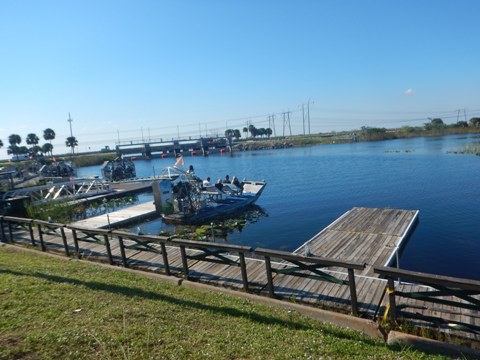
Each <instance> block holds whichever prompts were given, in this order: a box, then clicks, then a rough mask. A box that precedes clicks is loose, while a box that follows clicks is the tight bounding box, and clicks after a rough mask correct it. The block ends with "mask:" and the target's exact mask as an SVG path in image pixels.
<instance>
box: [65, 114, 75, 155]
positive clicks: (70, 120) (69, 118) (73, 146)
mask: <svg viewBox="0 0 480 360" xmlns="http://www.w3.org/2000/svg"><path fill="white" fill-rule="evenodd" d="M67 121H68V122H69V123H70V137H71V138H73V132H72V121H73V119H72V117H71V116H70V113H68V120H67ZM72 140H73V139H72ZM73 154H75V145H74V144H72V155H73Z"/></svg>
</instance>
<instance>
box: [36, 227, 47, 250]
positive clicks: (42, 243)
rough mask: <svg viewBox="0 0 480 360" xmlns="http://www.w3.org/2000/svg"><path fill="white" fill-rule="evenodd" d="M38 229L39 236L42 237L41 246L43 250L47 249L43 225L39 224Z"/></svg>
mask: <svg viewBox="0 0 480 360" xmlns="http://www.w3.org/2000/svg"><path fill="white" fill-rule="evenodd" d="M37 230H38V238H39V239H40V248H41V249H42V251H47V248H46V247H45V243H44V241H43V231H42V225H40V224H37Z"/></svg>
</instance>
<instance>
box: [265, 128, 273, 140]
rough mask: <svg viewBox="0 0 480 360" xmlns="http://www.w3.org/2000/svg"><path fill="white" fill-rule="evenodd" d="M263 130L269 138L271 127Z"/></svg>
mask: <svg viewBox="0 0 480 360" xmlns="http://www.w3.org/2000/svg"><path fill="white" fill-rule="evenodd" d="M265 131H266V132H265V133H266V135H267V137H268V138H269V139H270V136H272V133H273V131H272V129H270V128H266V129H265Z"/></svg>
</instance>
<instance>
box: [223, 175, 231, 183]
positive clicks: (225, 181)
mask: <svg viewBox="0 0 480 360" xmlns="http://www.w3.org/2000/svg"><path fill="white" fill-rule="evenodd" d="M223 183H224V184H230V176H228V175H225V180H223Z"/></svg>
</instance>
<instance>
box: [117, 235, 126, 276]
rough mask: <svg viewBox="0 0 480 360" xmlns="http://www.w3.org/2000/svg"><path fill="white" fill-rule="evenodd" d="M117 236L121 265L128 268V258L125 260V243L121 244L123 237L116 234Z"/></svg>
mask: <svg viewBox="0 0 480 360" xmlns="http://www.w3.org/2000/svg"><path fill="white" fill-rule="evenodd" d="M117 237H118V244H119V245H120V254H122V262H123V267H126V268H128V260H127V255H126V254H125V245H124V244H123V237H122V236H120V235H117Z"/></svg>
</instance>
